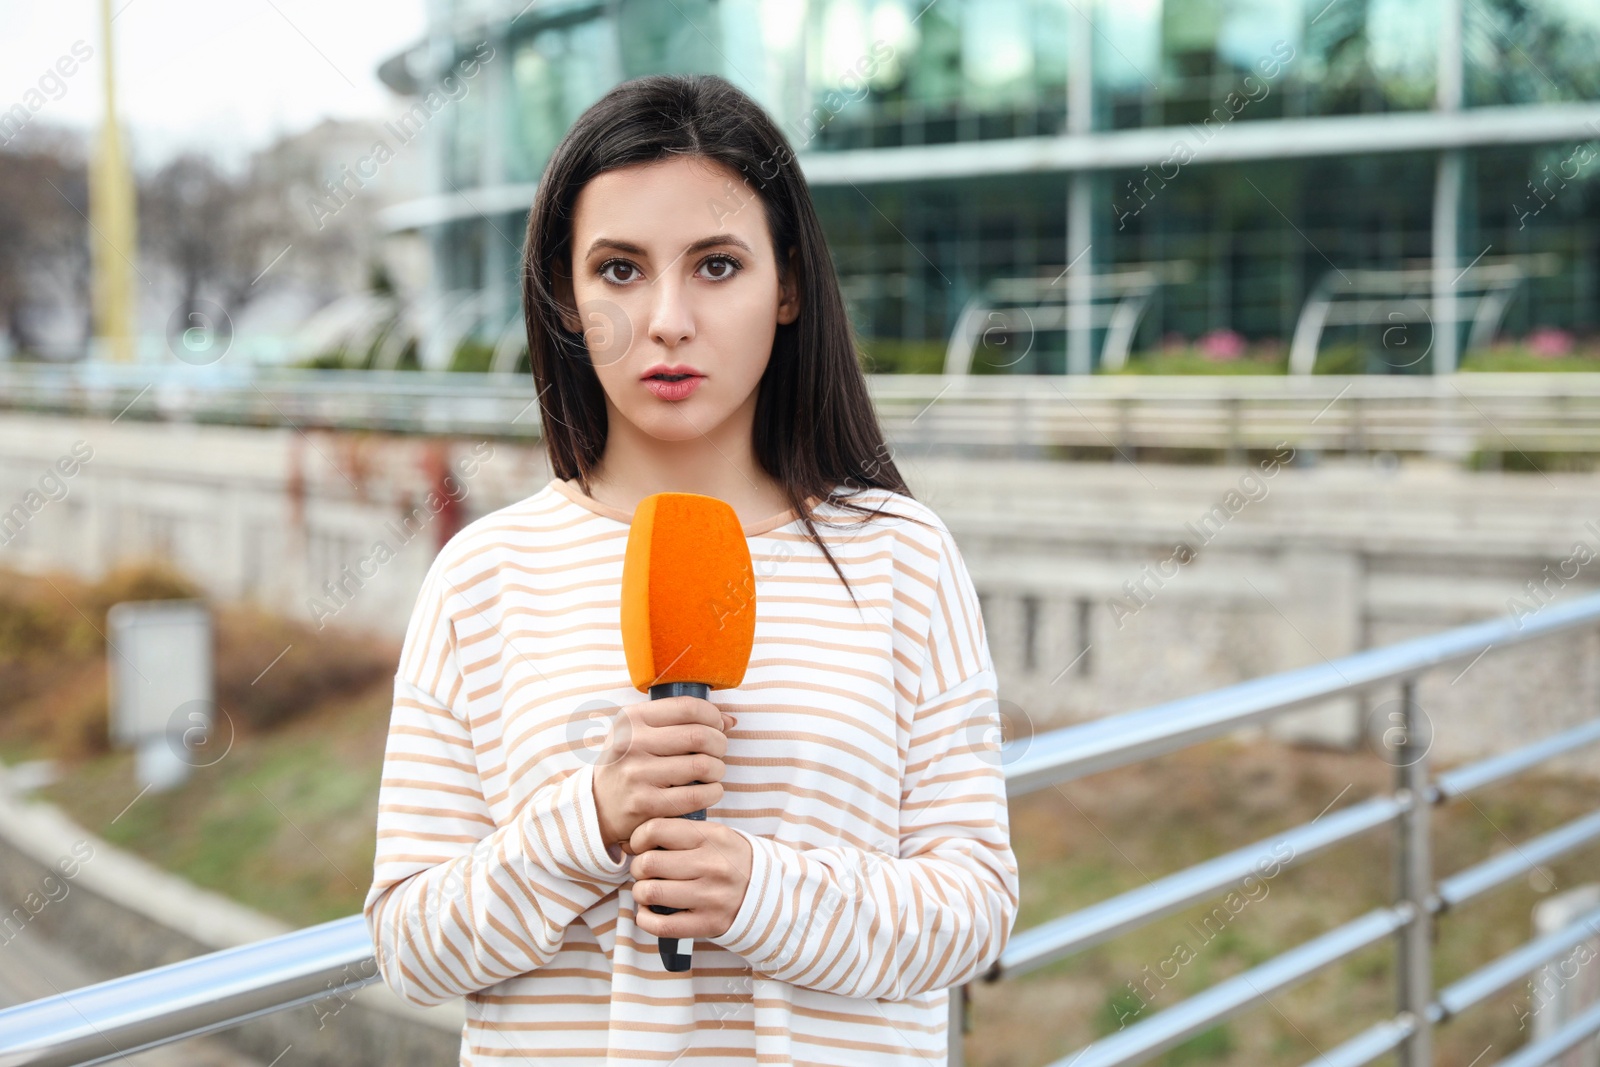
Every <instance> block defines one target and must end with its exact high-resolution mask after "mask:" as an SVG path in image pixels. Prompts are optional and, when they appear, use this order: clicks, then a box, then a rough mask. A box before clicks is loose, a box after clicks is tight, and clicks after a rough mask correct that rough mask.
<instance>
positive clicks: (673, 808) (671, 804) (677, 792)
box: [644, 782, 722, 821]
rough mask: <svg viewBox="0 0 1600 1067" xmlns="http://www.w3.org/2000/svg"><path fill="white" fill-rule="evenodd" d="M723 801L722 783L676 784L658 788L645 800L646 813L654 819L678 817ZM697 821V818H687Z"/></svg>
mask: <svg viewBox="0 0 1600 1067" xmlns="http://www.w3.org/2000/svg"><path fill="white" fill-rule="evenodd" d="M720 803H722V783H721V782H706V783H703V784H701V785H675V786H673V787H672V788H670V789H657V790H656V791H655V792H654V793H653V794H651V795H650V796H649V797H648V798H647V799H646V801H645V805H644V807H645V814H646V816H647V817H649V818H652V819H676V818H677V817H678V816H680V815H687V814H689V813H690V812H692V811H705V810H707V809H708V808H713V807H716V806H717V805H718V804H720ZM686 821H695V820H686Z"/></svg>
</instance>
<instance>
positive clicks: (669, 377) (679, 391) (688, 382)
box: [640, 363, 705, 400]
mask: <svg viewBox="0 0 1600 1067" xmlns="http://www.w3.org/2000/svg"><path fill="white" fill-rule="evenodd" d="M655 375H664V376H665V377H660V378H658V377H655ZM680 376H681V377H680ZM640 380H641V381H643V382H644V386H645V388H646V389H649V390H650V391H651V392H652V393H654V394H655V395H656V396H657V397H659V398H660V399H662V400H682V399H684V398H685V397H687V396H688V395H689V394H691V393H693V392H694V391H695V390H696V389H698V388H700V383H701V382H703V381H705V375H703V374H701V373H700V372H699V371H697V370H695V369H694V368H693V367H691V366H689V365H688V364H683V363H680V364H676V365H673V366H668V365H666V364H665V363H657V364H656V365H655V366H653V367H650V368H649V369H647V370H646V371H645V372H644V374H643V375H642V376H641V379H640Z"/></svg>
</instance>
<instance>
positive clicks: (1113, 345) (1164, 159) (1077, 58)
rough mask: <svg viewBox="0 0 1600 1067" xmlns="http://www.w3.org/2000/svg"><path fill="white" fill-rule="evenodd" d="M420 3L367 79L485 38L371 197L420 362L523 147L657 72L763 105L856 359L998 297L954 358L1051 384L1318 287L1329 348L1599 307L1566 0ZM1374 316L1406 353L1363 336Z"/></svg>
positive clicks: (492, 266) (493, 277)
mask: <svg viewBox="0 0 1600 1067" xmlns="http://www.w3.org/2000/svg"><path fill="white" fill-rule="evenodd" d="M430 21H431V26H432V30H431V31H430V34H429V39H428V40H427V41H425V42H423V43H422V44H421V45H419V46H417V47H416V48H414V49H412V50H411V51H410V52H408V53H407V54H405V55H402V56H398V57H396V58H395V59H394V60H391V61H390V62H389V63H386V64H385V66H384V76H385V79H386V80H387V81H388V82H389V83H390V84H391V85H393V86H395V87H397V88H401V89H403V90H405V91H410V92H414V93H416V94H419V95H422V94H426V93H427V92H428V90H429V87H430V85H431V84H432V81H433V79H435V78H436V76H437V72H443V71H445V70H447V69H449V67H450V66H451V65H452V64H453V63H456V62H457V61H458V60H459V59H460V57H462V56H464V55H467V54H468V53H471V52H472V51H473V49H475V48H478V47H480V46H481V44H482V42H485V41H487V42H489V43H490V44H491V45H492V47H493V49H494V56H493V58H492V59H490V60H488V61H486V62H484V63H483V64H482V69H481V72H480V74H479V79H480V84H478V85H476V86H474V87H473V88H472V90H471V91H470V92H467V93H466V94H465V95H463V96H461V97H460V98H459V99H457V100H454V101H452V102H450V103H448V104H447V105H446V106H444V107H442V108H441V109H440V111H439V113H438V114H437V115H436V116H435V117H434V118H433V120H432V124H431V125H430V127H429V131H428V135H429V143H430V145H431V155H432V158H433V163H434V173H435V174H436V176H437V182H436V195H434V196H430V197H428V198H427V199H426V200H424V201H419V202H417V203H414V204H403V205H400V206H399V207H397V208H395V209H393V210H392V211H391V213H390V215H389V217H388V218H389V224H390V225H391V226H393V227H394V228H396V229H414V230H418V231H421V232H423V233H425V234H427V235H428V237H429V239H430V243H431V246H432V248H433V251H434V260H435V265H436V271H435V275H436V278H435V284H436V287H437V290H438V292H437V293H436V294H435V298H436V301H437V303H438V307H439V309H440V310H439V311H438V312H437V313H436V314H435V321H442V320H446V319H448V320H451V321H452V322H454V323H455V324H456V325H455V327H454V329H455V333H454V334H451V335H450V336H447V337H446V339H445V341H444V342H443V347H442V348H440V347H438V346H435V349H434V351H433V354H432V356H431V358H432V360H433V361H434V362H435V363H436V364H443V363H448V362H450V361H451V360H455V361H456V363H457V365H463V364H461V361H460V357H459V352H460V348H461V346H460V345H458V344H457V343H456V338H457V337H461V336H465V337H468V338H469V339H471V338H476V339H477V340H478V342H479V343H480V345H482V346H485V347H489V346H496V345H497V344H498V346H499V347H501V348H504V347H505V346H504V344H503V343H501V342H503V339H505V338H507V337H510V336H512V335H513V334H514V332H515V331H516V330H518V329H520V326H519V325H518V321H519V320H518V317H517V308H516V286H515V284H514V282H515V275H516V264H517V256H518V254H519V248H518V246H519V245H520V241H521V236H522V233H523V229H524V226H525V220H526V208H527V205H528V203H530V202H531V199H532V193H533V189H534V188H535V187H536V183H537V181H538V178H539V174H540V172H541V170H542V169H543V166H544V163H545V161H546V160H547V159H548V157H549V154H550V152H551V150H552V149H553V147H554V146H555V144H556V143H557V142H558V141H559V140H560V138H561V136H562V135H563V133H564V132H565V130H566V129H567V128H568V126H569V125H570V123H571V122H572V121H573V120H574V119H575V118H576V117H577V116H578V115H579V114H580V113H581V112H582V111H583V110H584V109H585V108H586V107H587V106H588V105H589V104H591V103H593V102H594V100H596V99H597V98H598V97H599V96H600V95H602V94H603V93H604V92H605V91H606V89H607V88H609V87H610V86H612V85H614V84H616V83H617V82H619V81H623V80H626V79H629V78H633V77H638V76H640V75H644V74H650V73H657V72H694V71H705V72H712V73H716V74H719V75H721V76H723V77H725V78H727V79H728V80H730V81H732V82H733V83H735V84H736V85H739V86H740V87H741V88H743V89H744V90H745V91H747V92H749V93H750V94H751V95H752V96H753V97H754V98H756V99H757V100H758V101H760V102H761V103H762V105H763V106H764V107H766V108H767V109H768V111H769V112H770V113H771V114H772V115H773V117H774V118H775V119H776V120H777V121H778V122H779V124H780V125H781V126H782V128H783V129H784V130H785V132H786V133H787V135H788V136H789V138H790V140H791V141H792V142H793V143H794V145H795V147H796V149H797V151H798V153H799V157H800V161H801V165H802V168H803V169H804V171H805V173H806V175H807V178H808V181H809V182H810V184H811V187H812V190H813V193H814V195H815V197H816V200H817V203H818V206H819V209H820V210H821V213H822V216H823V220H824V223H825V226H826V227H827V230H828V233H829V239H830V243H831V246H832V250H833V253H834V256H835V261H836V265H837V268H838V271H839V274H840V277H841V280H842V282H843V285H844V289H845V294H846V297H847V299H848V301H849V305H850V308H851V313H852V316H853V318H854V321H855V325H856V329H857V333H858V335H859V336H860V337H861V338H862V340H863V347H864V348H865V349H866V351H867V353H868V355H869V358H870V359H871V360H872V361H873V363H874V365H875V366H878V367H879V368H880V369H910V370H935V371H936V370H939V369H941V368H944V367H945V366H946V359H947V349H949V348H950V347H951V345H950V342H951V338H952V335H955V334H962V333H963V332H965V333H968V334H981V330H980V329H979V327H981V324H982V323H983V322H984V321H985V309H986V308H1000V307H1007V308H1013V309H1015V308H1021V309H1022V314H1021V315H1018V314H1016V313H1010V314H1007V315H1004V316H1002V318H1001V319H999V320H996V321H1001V322H1003V324H1004V330H1005V331H1007V336H1008V337H1011V339H1012V340H1013V341H1015V340H1017V338H1016V337H1015V333H1016V332H1017V331H1019V330H1022V329H1024V327H1023V326H1022V325H1019V324H1020V323H1022V322H1023V321H1024V320H1026V327H1025V329H1026V332H1027V335H1028V336H1027V343H1026V345H1025V346H1024V345H1022V344H1020V343H1013V344H1011V345H1010V346H1009V348H1006V349H1004V350H1005V351H1006V352H1007V353H1013V354H1008V355H1007V356H1006V358H1004V359H994V358H990V357H991V356H992V354H993V353H992V352H990V351H989V350H987V349H986V348H985V347H984V345H983V344H979V345H978V346H977V349H976V351H975V353H974V354H972V355H971V357H970V358H969V359H968V360H967V361H966V362H965V363H960V361H957V363H958V364H959V365H957V366H956V369H958V370H959V369H962V368H963V367H964V368H965V369H967V370H970V371H971V372H974V373H984V372H996V371H1014V372H1028V373H1061V372H1072V373H1083V372H1088V371H1091V370H1094V369H1098V368H1100V367H1101V366H1102V364H1103V363H1104V362H1106V361H1108V360H1111V359H1112V358H1113V351H1114V350H1118V349H1120V350H1121V351H1124V352H1128V353H1131V355H1129V356H1127V357H1126V358H1128V359H1131V360H1133V361H1137V360H1139V359H1140V358H1141V354H1143V353H1148V352H1151V351H1154V350H1157V349H1160V348H1162V347H1163V346H1166V347H1172V346H1175V345H1180V346H1181V345H1185V344H1189V343H1192V342H1193V341H1194V340H1195V339H1196V338H1198V337H1200V336H1201V335H1205V334H1209V333H1213V332H1214V331H1225V332H1227V333H1228V334H1229V335H1230V336H1233V337H1236V338H1238V339H1240V340H1242V341H1244V342H1247V343H1252V344H1255V345H1258V346H1268V347H1270V346H1272V345H1281V346H1283V347H1284V349H1285V350H1288V349H1289V347H1290V346H1291V344H1292V343H1293V342H1294V339H1295V338H1296V336H1297V330H1301V331H1304V330H1305V329H1306V322H1307V311H1308V308H1318V307H1319V306H1320V305H1319V304H1318V300H1319V299H1320V298H1323V297H1325V298H1326V299H1325V300H1324V301H1323V302H1324V303H1327V304H1331V305H1332V307H1333V309H1334V310H1333V311H1331V312H1329V313H1328V314H1326V315H1325V317H1324V318H1321V319H1317V318H1316V317H1315V316H1312V319H1313V320H1314V321H1313V324H1314V325H1315V324H1318V323H1320V327H1319V329H1318V330H1317V331H1316V333H1315V336H1314V337H1312V338H1311V342H1312V343H1311V348H1312V350H1313V351H1315V350H1316V349H1317V348H1318V347H1319V346H1320V347H1321V348H1322V350H1323V351H1324V352H1326V351H1328V350H1331V349H1333V348H1336V347H1338V345H1339V344H1345V345H1346V346H1347V347H1351V346H1353V349H1352V350H1353V351H1355V352H1356V353H1357V354H1356V356H1355V357H1353V358H1354V362H1353V363H1351V364H1349V365H1348V366H1346V367H1345V369H1365V370H1369V371H1404V372H1409V373H1417V372H1429V371H1448V370H1451V369H1453V368H1454V367H1455V366H1457V365H1458V363H1459V360H1460V358H1461V355H1462V352H1463V351H1464V350H1465V349H1468V348H1470V347H1471V346H1472V345H1473V344H1475V343H1482V342H1483V341H1484V340H1485V339H1486V338H1488V337H1489V336H1490V335H1491V334H1492V333H1493V332H1496V331H1498V332H1499V333H1501V334H1503V335H1509V336H1513V337H1517V336H1521V335H1523V334H1525V333H1527V332H1529V331H1530V330H1533V329H1534V328H1537V327H1551V328H1556V329H1560V330H1563V331H1568V332H1570V333H1572V334H1575V335H1580V336H1581V335H1584V334H1591V333H1594V332H1596V331H1597V329H1600V323H1597V321H1596V315H1597V298H1600V248H1597V243H1600V242H1597V238H1600V197H1597V195H1596V190H1597V189H1600V184H1597V183H1596V182H1595V180H1594V175H1595V174H1596V173H1600V158H1597V154H1600V63H1597V62H1596V61H1595V57H1596V56H1597V55H1600V3H1595V2H1594V0H1331V2H1330V0H932V2H929V0H671V2H667V0H589V2H545V0H535V2H534V3H532V4H528V5H526V6H525V7H524V4H523V3H522V2H518V3H509V4H505V3H499V2H497V0H438V2H436V3H434V4H433V5H432V8H431V20H430ZM1362 294H1367V296H1368V297H1370V299H1366V300H1365V301H1364V302H1363V300H1362V299H1361V297H1362ZM1402 305H1405V306H1408V307H1409V308H1410V311H1408V312H1405V313H1403V314H1402V313H1401V312H1400V311H1396V310H1394V309H1395V308H1398V307H1401V306H1402ZM463 309H465V310H463ZM1386 309H1388V310H1386ZM1319 314H1320V312H1319ZM1402 320H1403V321H1404V322H1405V323H1406V324H1407V328H1408V329H1411V328H1414V329H1416V330H1418V331H1423V332H1426V333H1427V334H1428V335H1429V336H1428V337H1427V338H1426V339H1424V338H1422V337H1420V336H1419V337H1418V338H1417V339H1416V342H1417V343H1416V345H1415V346H1414V347H1413V348H1412V349H1411V351H1423V350H1426V352H1427V353H1428V355H1427V356H1426V357H1424V358H1420V359H1416V360H1393V359H1387V358H1386V357H1385V356H1384V354H1383V352H1382V351H1381V349H1382V348H1383V344H1382V343H1380V342H1379V341H1377V340H1376V338H1378V337H1380V336H1382V335H1383V334H1384V331H1385V330H1387V329H1389V328H1390V327H1391V324H1392V323H1393V322H1397V321H1402ZM1452 323H1453V324H1454V326H1453V328H1452V326H1451V325H1450V324H1452ZM463 324H464V325H463ZM1484 329H1487V330H1488V331H1489V332H1488V333H1485V332H1482V331H1483V330H1484ZM1369 350H1371V351H1369ZM1319 359H1320V360H1321V362H1319V363H1318V365H1317V369H1325V367H1326V365H1327V361H1326V357H1325V356H1323V357H1319ZM1112 365H1115V364H1114V363H1113V364H1112Z"/></svg>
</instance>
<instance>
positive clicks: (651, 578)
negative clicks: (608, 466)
mask: <svg viewBox="0 0 1600 1067" xmlns="http://www.w3.org/2000/svg"><path fill="white" fill-rule="evenodd" d="M755 633H756V581H755V569H754V568H753V567H752V566H751V563H750V545H749V543H748V542H747V541H746V540H745V535H744V528H743V527H742V526H741V525H740V524H739V517H738V515H737V514H735V512H734V510H733V508H732V507H731V506H730V505H729V504H728V503H727V502H726V501H723V500H718V499H717V498H716V497H713V496H702V495H700V494H699V493H656V494H654V495H652V496H647V497H645V498H644V499H643V500H641V501H640V502H639V506H638V508H636V509H635V510H634V513H633V523H632V525H631V526H630V527H629V529H628V547H627V551H626V553H625V554H624V556H623V559H622V652H623V655H624V656H625V657H626V658H627V661H628V678H629V680H630V681H631V682H632V683H633V687H634V688H635V689H638V690H639V691H640V692H648V693H649V694H650V699H651V700H664V699H666V698H667V697H675V696H693V697H699V698H700V699H701V700H705V699H707V698H708V697H709V696H710V692H711V690H713V689H731V688H733V687H734V686H737V685H738V684H739V683H740V682H742V681H744V672H745V668H746V667H748V666H749V664H750V650H751V648H752V647H753V645H754V644H755ZM696 784H698V783H696ZM705 817H706V813H705V809H704V808H702V809H700V810H699V811H691V812H689V813H688V814H686V815H681V816H679V818H683V819H699V820H703V819H705ZM649 908H650V910H651V911H653V912H655V913H656V914H657V915H671V914H672V913H674V912H676V911H679V910H681V909H678V908H671V907H667V906H666V905H664V904H651V905H649ZM658 948H659V950H660V952H661V963H662V965H663V966H665V967H666V969H667V970H669V971H687V970H689V968H690V966H691V964H692V953H693V951H694V939H693V938H689V937H685V938H671V937H663V938H661V939H660V944H659V946H658Z"/></svg>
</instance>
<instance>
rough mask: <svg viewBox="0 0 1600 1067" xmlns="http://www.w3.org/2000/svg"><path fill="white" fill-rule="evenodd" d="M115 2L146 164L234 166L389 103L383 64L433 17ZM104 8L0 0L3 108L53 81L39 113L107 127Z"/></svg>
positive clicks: (129, 105)
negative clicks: (197, 157) (84, 59)
mask: <svg viewBox="0 0 1600 1067" xmlns="http://www.w3.org/2000/svg"><path fill="white" fill-rule="evenodd" d="M111 6H112V11H113V19H112V31H113V35H114V45H115V59H116V64H117V85H118V94H119V99H118V101H117V109H118V111H119V112H120V113H121V115H122V118H123V120H124V122H125V123H126V127H125V128H127V129H129V130H131V134H132V151H133V160H134V164H135V166H136V167H137V168H138V169H139V170H141V171H145V170H149V169H153V168H155V167H158V166H160V165H161V164H162V163H163V162H165V161H166V160H167V159H170V158H171V157H172V156H174V155H177V154H178V153H180V152H183V151H188V150H201V151H207V152H210V153H211V154H213V155H214V156H215V157H217V158H218V159H220V160H222V161H224V162H226V163H228V164H230V165H236V164H237V163H238V162H240V161H241V160H242V159H243V158H244V156H245V155H247V154H248V153H249V152H250V151H252V150H253V149H256V148H259V147H261V146H263V145H265V144H267V143H269V142H270V141H272V140H273V139H274V138H275V137H277V136H279V135H281V134H284V133H292V132H295V131H298V130H302V129H305V128H307V127H310V126H314V125H316V123H317V122H318V121H319V120H320V119H322V118H323V117H333V118H370V117H382V116H386V115H388V114H390V113H391V112H392V111H393V109H394V106H395V105H396V103H397V102H398V100H399V98H398V97H396V96H395V95H394V94H392V93H391V92H390V91H389V90H388V89H387V88H385V87H384V85H383V83H381V82H380V81H378V77H377V67H378V64H379V63H380V62H381V61H382V60H384V59H386V58H388V57H389V56H391V55H393V54H395V53H396V52H398V51H400V50H401V49H403V48H404V47H406V46H407V45H409V44H412V43H414V42H416V41H418V40H420V39H421V37H422V35H423V31H424V29H425V26H426V23H425V19H424V11H423V0H112V2H111ZM99 12H100V0H0V27H4V32H0V112H4V111H6V110H8V109H10V108H12V107H13V105H16V104H18V103H21V102H23V101H24V100H25V99H27V98H28V97H27V94H28V93H29V90H33V89H41V88H42V89H43V92H42V93H41V95H43V96H44V98H45V102H44V104H43V106H41V107H39V109H38V110H37V111H36V112H35V113H34V115H33V118H32V121H33V122H34V123H36V124H40V123H49V124H54V125H57V126H67V127H71V128H75V129H78V130H84V131H87V130H91V129H93V128H94V126H95V125H97V124H98V122H99V121H100V116H101V114H102V110H103V107H104V98H103V91H102V79H101V73H100V71H101V67H100V64H101V55H100V52H101V28H100V14H99ZM80 42H81V43H80ZM75 47H76V50H77V51H76V55H77V56H81V55H85V54H90V56H91V57H90V60H89V62H88V63H85V64H82V65H81V67H80V65H79V64H78V63H77V62H76V60H75V53H74V48H75ZM91 50H92V54H91ZM63 57H66V60H67V63H66V68H65V69H71V68H74V67H78V68H79V69H76V70H75V71H74V73H72V74H71V75H70V76H68V77H58V74H57V71H56V69H55V68H56V64H57V62H58V61H59V60H61V59H62V58H63ZM41 79H43V80H44V83H45V84H44V85H43V86H41ZM31 99H32V100H34V101H37V100H38V99H39V97H38V96H34V97H32V98H31Z"/></svg>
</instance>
